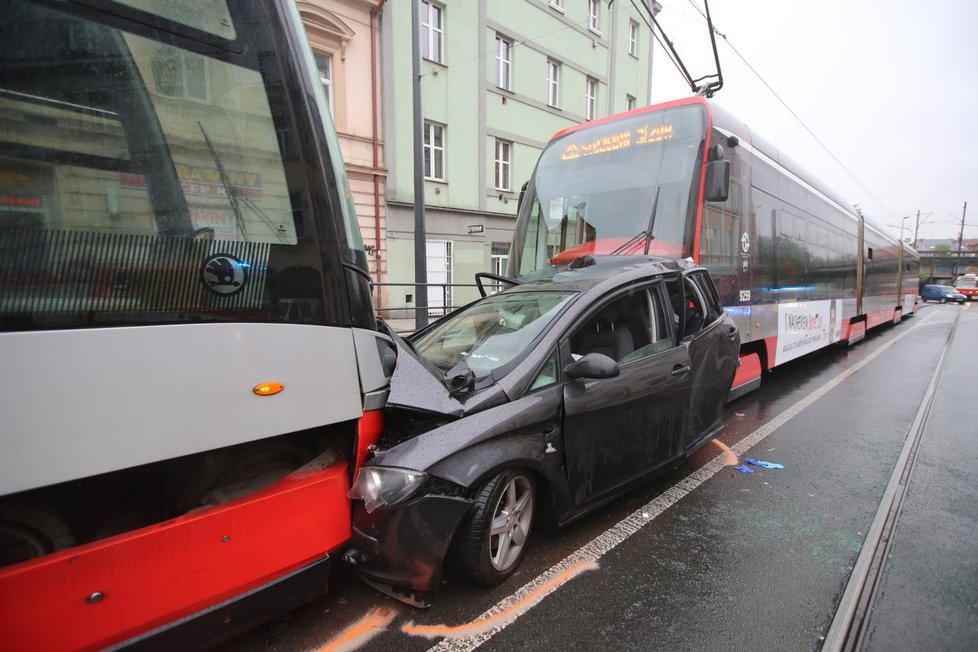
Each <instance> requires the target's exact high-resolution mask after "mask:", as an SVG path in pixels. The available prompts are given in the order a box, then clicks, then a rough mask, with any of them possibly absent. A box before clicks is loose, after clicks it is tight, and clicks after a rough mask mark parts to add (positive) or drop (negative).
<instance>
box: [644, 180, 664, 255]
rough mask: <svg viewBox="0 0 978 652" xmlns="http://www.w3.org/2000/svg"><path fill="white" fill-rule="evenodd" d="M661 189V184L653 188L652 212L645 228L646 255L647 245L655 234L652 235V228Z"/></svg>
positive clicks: (646, 253) (647, 253) (647, 252)
mask: <svg viewBox="0 0 978 652" xmlns="http://www.w3.org/2000/svg"><path fill="white" fill-rule="evenodd" d="M660 190H662V186H658V187H656V189H655V199H653V200H652V213H651V214H650V215H649V226H648V228H647V229H646V230H645V251H644V252H643V253H644V254H645V255H646V256H648V255H649V246H650V245H651V244H652V240H654V239H655V236H654V235H652V228H653V227H654V226H655V214H656V211H658V210H659V191H660Z"/></svg>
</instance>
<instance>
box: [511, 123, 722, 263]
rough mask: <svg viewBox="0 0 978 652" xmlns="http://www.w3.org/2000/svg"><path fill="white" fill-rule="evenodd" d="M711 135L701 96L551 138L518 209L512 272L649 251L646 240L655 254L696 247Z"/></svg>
mask: <svg viewBox="0 0 978 652" xmlns="http://www.w3.org/2000/svg"><path fill="white" fill-rule="evenodd" d="M705 133H706V111H705V108H704V107H703V106H701V105H698V104H697V105H690V106H678V107H672V108H666V109H662V110H659V111H650V112H647V113H640V114H636V115H631V116H628V117H625V118H622V119H620V120H614V121H609V122H605V123H599V124H596V125H595V126H593V127H586V128H584V129H581V130H579V131H575V132H571V133H569V134H567V135H565V136H562V137H560V138H557V139H556V140H554V141H552V142H551V143H550V144H549V145H548V146H547V148H546V149H545V150H544V152H543V154H542V155H541V157H540V161H539V162H538V163H537V169H536V171H535V172H534V175H533V179H532V180H531V182H530V184H529V186H528V188H527V194H526V197H525V199H524V201H523V203H522V206H521V208H520V214H519V218H518V223H517V227H516V239H515V241H514V243H513V248H512V251H513V256H512V258H511V267H510V273H511V274H513V275H525V274H529V273H530V272H532V271H534V270H538V269H541V268H544V267H548V266H550V265H551V264H553V263H557V262H562V261H566V260H570V259H573V258H574V257H577V256H578V255H584V254H610V253H619V254H636V253H643V252H644V251H645V244H646V240H649V252H650V253H654V254H661V255H667V256H670V257H686V256H688V255H690V246H691V242H690V241H691V237H692V232H693V217H694V216H695V201H694V200H693V198H694V197H695V195H696V193H697V192H698V190H699V175H697V174H696V173H695V172H696V171H697V170H699V164H700V163H701V162H702V157H701V154H702V151H703V148H704V138H705ZM653 209H654V210H653ZM653 213H654V215H653ZM650 225H652V228H651V234H649V227H650ZM650 235H651V237H649V236H650ZM563 252H567V254H566V255H564V256H561V255H560V254H562V253H563Z"/></svg>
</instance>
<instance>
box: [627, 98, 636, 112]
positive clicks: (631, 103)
mask: <svg viewBox="0 0 978 652" xmlns="http://www.w3.org/2000/svg"><path fill="white" fill-rule="evenodd" d="M634 108H635V98H634V97H632V96H631V95H626V96H625V110H626V111H631V110H633V109H634Z"/></svg>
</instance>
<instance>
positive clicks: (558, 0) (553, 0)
mask: <svg viewBox="0 0 978 652" xmlns="http://www.w3.org/2000/svg"><path fill="white" fill-rule="evenodd" d="M550 6H551V7H553V8H554V9H556V10H557V11H559V12H561V13H563V12H564V0H550Z"/></svg>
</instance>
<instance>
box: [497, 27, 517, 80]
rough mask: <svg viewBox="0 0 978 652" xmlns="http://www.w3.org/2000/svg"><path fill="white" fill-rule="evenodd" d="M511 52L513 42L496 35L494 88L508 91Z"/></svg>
mask: <svg viewBox="0 0 978 652" xmlns="http://www.w3.org/2000/svg"><path fill="white" fill-rule="evenodd" d="M512 52H513V42H512V41H508V40H506V39H505V38H503V37H502V36H499V35H498V34H497V35H496V86H498V87H499V88H504V89H506V90H510V86H509V80H510V76H509V72H510V70H509V68H510V61H511V59H510V58H511V56H512Z"/></svg>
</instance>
